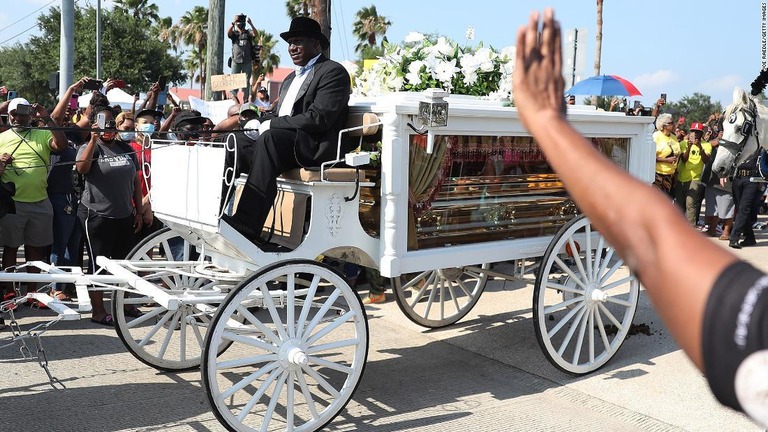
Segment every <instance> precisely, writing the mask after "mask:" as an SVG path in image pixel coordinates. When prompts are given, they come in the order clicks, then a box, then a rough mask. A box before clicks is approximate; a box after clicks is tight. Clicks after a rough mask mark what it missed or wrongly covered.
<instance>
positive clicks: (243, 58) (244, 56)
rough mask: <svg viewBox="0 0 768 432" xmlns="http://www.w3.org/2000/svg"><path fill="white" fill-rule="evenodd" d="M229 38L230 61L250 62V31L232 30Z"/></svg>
mask: <svg viewBox="0 0 768 432" xmlns="http://www.w3.org/2000/svg"><path fill="white" fill-rule="evenodd" d="M229 39H230V40H231V41H232V61H233V62H235V63H238V64H240V63H250V62H251V60H252V59H251V49H252V48H253V40H252V37H251V32H250V31H248V30H245V29H243V30H241V31H240V32H239V33H238V32H236V31H234V30H233V31H232V36H231V37H230V38H229Z"/></svg>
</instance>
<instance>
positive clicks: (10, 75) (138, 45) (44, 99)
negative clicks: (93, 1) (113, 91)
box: [0, 5, 187, 106]
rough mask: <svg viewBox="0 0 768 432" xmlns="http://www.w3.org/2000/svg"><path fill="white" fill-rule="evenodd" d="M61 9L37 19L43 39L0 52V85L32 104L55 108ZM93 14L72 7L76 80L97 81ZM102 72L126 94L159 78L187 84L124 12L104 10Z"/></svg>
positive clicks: (179, 68) (178, 67) (165, 51)
mask: <svg viewBox="0 0 768 432" xmlns="http://www.w3.org/2000/svg"><path fill="white" fill-rule="evenodd" d="M60 23H61V9H60V8H59V7H58V6H57V7H52V8H50V10H49V11H48V13H45V14H41V15H40V16H39V17H38V26H39V28H40V31H41V34H40V35H39V36H33V37H31V38H30V40H29V42H27V43H25V44H16V45H13V46H11V47H4V48H0V83H2V84H3V85H5V86H6V87H8V88H9V89H12V90H16V91H18V92H19V94H20V95H21V96H23V97H26V98H28V99H29V100H30V101H32V102H39V103H42V104H45V105H47V106H51V105H53V103H54V101H55V98H56V93H55V92H54V91H52V90H50V89H49V88H48V80H49V76H50V73H51V72H54V71H57V70H59V37H60V30H59V28H60ZM95 34H96V9H95V8H94V7H92V6H87V7H81V6H78V5H75V53H74V66H75V68H74V69H75V70H74V74H75V78H76V79H79V78H80V77H82V76H95V70H96V41H95V38H94V35H95ZM101 39H102V40H101V43H102V68H103V71H104V76H106V77H113V78H120V79H123V80H125V82H126V86H127V89H126V91H129V92H139V91H144V90H147V89H148V88H149V86H150V85H151V83H153V82H154V81H155V80H157V77H158V76H160V75H168V76H169V82H174V83H179V82H183V81H185V80H186V79H187V75H186V73H185V72H184V66H183V64H182V62H181V59H180V58H179V57H178V56H174V55H171V54H169V49H170V45H169V44H168V43H164V42H161V41H159V40H158V39H157V38H154V37H151V32H150V30H149V26H147V25H146V22H145V21H141V20H137V19H136V18H134V17H133V16H132V15H131V14H128V13H126V12H125V11H124V10H121V9H118V8H116V9H115V10H112V11H110V10H102V38H101Z"/></svg>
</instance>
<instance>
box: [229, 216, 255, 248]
mask: <svg viewBox="0 0 768 432" xmlns="http://www.w3.org/2000/svg"><path fill="white" fill-rule="evenodd" d="M221 220H222V222H225V223H226V224H227V225H229V226H231V227H232V228H234V229H235V231H237V232H239V233H240V234H242V235H243V237H245V238H247V239H248V240H249V241H250V242H251V243H254V244H256V245H260V244H262V243H264V240H262V239H261V235H260V233H259V232H258V231H256V230H255V229H254V228H252V227H251V226H249V225H247V224H244V223H241V222H238V221H236V220H235V218H234V217H232V216H230V215H226V214H225V215H221Z"/></svg>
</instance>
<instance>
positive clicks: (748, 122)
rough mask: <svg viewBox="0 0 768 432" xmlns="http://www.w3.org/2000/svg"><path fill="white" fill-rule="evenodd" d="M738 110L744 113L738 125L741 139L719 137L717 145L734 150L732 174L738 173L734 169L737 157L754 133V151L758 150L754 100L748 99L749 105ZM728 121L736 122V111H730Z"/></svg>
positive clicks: (758, 138)
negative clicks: (729, 139)
mask: <svg viewBox="0 0 768 432" xmlns="http://www.w3.org/2000/svg"><path fill="white" fill-rule="evenodd" d="M739 112H743V113H744V123H742V125H741V126H740V127H739V133H740V134H741V136H742V139H741V141H739V142H738V143H736V142H734V141H728V140H724V139H720V142H719V143H718V145H721V146H723V147H724V148H726V149H729V150H731V151H733V150H736V157H734V158H733V165H732V166H731V168H732V170H733V173H734V175H736V174H737V173H738V170H737V169H736V164H737V163H738V161H739V157H741V153H742V152H744V147H746V145H747V141H749V137H750V136H752V135H754V136H755V140H757V149H756V150H755V152H756V153H757V152H759V151H760V137H759V136H758V133H757V125H756V123H757V106H756V105H755V102H754V101H753V100H751V99H750V101H749V107H743V108H740V109H739ZM728 122H729V123H735V122H736V111H734V112H732V113H731V115H730V117H728Z"/></svg>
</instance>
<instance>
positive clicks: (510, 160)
mask: <svg viewBox="0 0 768 432" xmlns="http://www.w3.org/2000/svg"><path fill="white" fill-rule="evenodd" d="M629 141H630V140H629V138H604V137H601V138H592V143H593V144H594V145H595V147H596V148H597V149H599V150H600V151H601V152H602V153H603V154H605V155H606V156H607V157H608V158H610V159H611V160H613V161H614V163H616V164H617V165H619V166H621V167H623V168H624V169H626V168H627V155H628V153H629ZM409 142H410V161H409V162H410V165H409V171H410V172H409V209H410V214H409V225H410V226H409V227H408V228H409V236H408V237H409V238H408V245H409V246H408V247H409V249H410V250H415V249H426V248H434V247H443V246H448V245H456V244H465V243H475V242H487V241H494V240H505V239H517V238H526V237H538V236H545V235H554V234H555V233H556V232H557V230H558V229H559V228H560V227H561V226H562V225H563V224H565V223H566V222H567V221H568V220H570V219H571V218H573V217H574V216H575V215H577V214H578V213H579V210H578V209H577V208H576V205H575V204H574V202H573V201H571V199H570V198H569V197H568V194H567V193H566V191H565V188H564V187H563V184H562V182H561V181H560V178H559V177H558V176H557V175H556V174H555V173H554V172H553V171H552V168H551V167H550V166H549V164H548V163H547V161H546V158H545V157H544V154H543V153H542V152H541V150H540V149H539V147H538V145H537V144H536V142H535V141H534V140H533V139H532V138H531V137H525V136H518V137H510V136H446V135H440V136H437V137H436V138H435V150H434V153H433V154H431V155H428V154H427V153H426V152H425V151H424V149H425V147H426V139H425V137H423V136H419V135H411V136H410V139H409ZM573 163H579V162H578V161H577V160H576V161H574V162H573Z"/></svg>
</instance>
